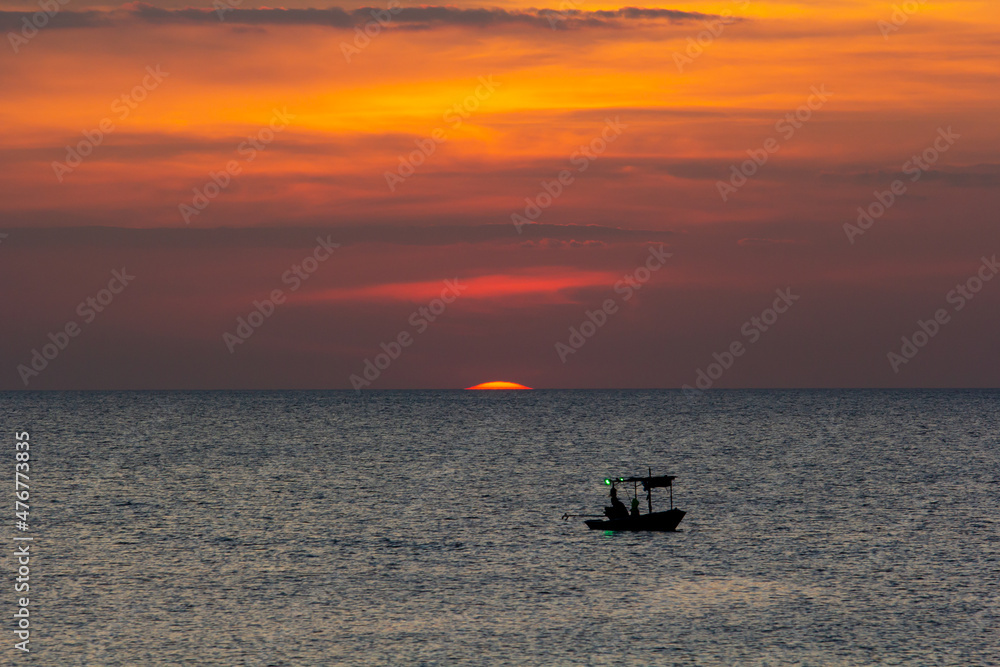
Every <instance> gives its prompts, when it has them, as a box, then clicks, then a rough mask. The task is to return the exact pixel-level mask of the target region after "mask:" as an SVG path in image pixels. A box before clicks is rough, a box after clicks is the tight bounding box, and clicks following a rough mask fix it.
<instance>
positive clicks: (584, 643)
mask: <svg viewBox="0 0 1000 667" xmlns="http://www.w3.org/2000/svg"><path fill="white" fill-rule="evenodd" d="M0 407H2V412H0V415H2V418H0V421H2V422H3V429H4V430H3V434H4V435H3V437H4V438H5V440H6V441H7V442H6V444H5V446H4V451H5V452H6V454H5V455H4V457H3V459H4V460H6V461H7V463H4V464H2V465H3V466H5V467H6V468H7V469H8V470H7V472H6V473H5V474H4V475H3V477H4V478H6V479H8V480H9V482H8V486H9V487H10V488H9V489H7V490H4V492H3V493H4V495H5V496H6V497H7V498H8V499H9V500H11V502H10V506H9V509H8V512H7V514H8V515H9V516H7V517H5V518H4V521H3V533H4V535H6V538H5V539H4V543H5V544H6V545H7V546H6V547H4V551H5V552H6V553H5V560H4V562H5V563H7V565H6V568H5V569H6V571H5V572H4V578H5V581H7V582H8V584H5V586H4V590H5V591H6V592H5V593H4V594H3V595H2V596H0V608H2V609H4V610H5V611H10V612H11V613H4V614H3V616H4V618H6V619H7V620H5V621H3V622H2V623H0V632H2V635H0V636H2V637H3V641H4V643H5V644H7V645H6V646H4V647H3V649H2V654H3V655H4V656H7V657H12V658H14V659H16V660H20V659H21V656H19V655H15V653H20V652H19V651H15V649H14V648H13V644H14V643H15V641H17V639H16V636H15V635H14V632H13V630H14V629H15V621H14V619H13V617H12V613H13V611H14V610H16V607H15V605H16V602H17V598H18V597H19V596H20V595H21V594H16V593H15V592H14V591H13V586H12V580H13V577H14V576H15V566H14V559H13V558H12V554H13V552H14V546H13V545H14V542H13V541H12V537H13V536H15V535H20V536H31V537H33V542H32V547H31V548H32V553H33V557H32V560H31V582H30V585H31V590H30V607H29V608H30V613H31V616H30V619H31V643H30V647H31V654H30V656H25V657H26V658H27V660H25V661H24V664H33V665H874V664H878V665H883V664H884V665H989V664H993V665H995V664H1000V630H998V616H1000V596H998V588H1000V586H998V583H1000V558H998V551H1000V533H998V527H1000V523H998V505H1000V483H998V480H1000V449H998V440H1000V438H998V432H1000V431H998V429H1000V392H997V391H862V390H857V391H717V392H708V393H706V394H704V395H703V396H701V397H692V398H687V397H685V396H684V395H683V394H682V393H681V392H678V391H523V392H463V391H406V392H403V391H401V392H391V391H384V392H370V393H363V394H357V393H355V392H111V393H74V392H66V393H62V392H48V393H28V392H21V393H5V394H0ZM21 431H27V432H28V433H29V434H30V443H31V449H30V451H31V460H30V464H31V467H30V478H31V502H30V505H31V509H30V524H29V526H30V527H29V530H28V531H26V532H22V531H18V530H15V529H14V512H13V509H14V508H13V501H12V499H11V497H12V494H13V474H14V451H15V450H14V442H15V440H14V438H15V433H17V432H21ZM649 468H651V469H652V473H653V474H654V475H665V474H669V475H676V476H677V479H676V481H675V486H674V488H673V502H674V505H675V506H676V507H679V508H681V509H683V510H684V511H686V512H687V516H686V517H685V518H684V521H683V522H682V523H681V525H680V530H679V531H678V532H676V533H631V534H615V533H609V532H604V531H597V530H588V529H587V527H586V525H585V524H584V523H583V518H576V517H574V518H570V519H568V520H563V519H562V518H561V517H562V515H563V514H564V513H574V514H599V513H600V512H601V509H602V508H603V507H604V505H606V504H607V500H608V498H607V491H608V488H607V487H606V486H605V485H604V483H603V479H604V478H605V477H610V476H619V475H620V476H629V475H640V474H645V473H646V471H647V470H648V469H649ZM622 491H624V493H622ZM632 494H633V488H632V487H631V486H630V485H625V486H623V487H621V488H620V495H621V496H622V499H623V500H624V501H625V502H626V504H628V503H629V500H630V496H631V495H632ZM639 499H640V501H641V504H640V507H641V508H642V511H643V512H645V511H646V499H645V494H643V493H642V490H641V487H640V488H639ZM652 500H653V509H654V510H658V509H667V508H668V507H669V504H670V496H669V489H656V490H655V491H654V495H653V499H652ZM7 657H5V658H4V659H3V664H15V662H8V661H7ZM16 664H21V663H20V662H17V663H16Z"/></svg>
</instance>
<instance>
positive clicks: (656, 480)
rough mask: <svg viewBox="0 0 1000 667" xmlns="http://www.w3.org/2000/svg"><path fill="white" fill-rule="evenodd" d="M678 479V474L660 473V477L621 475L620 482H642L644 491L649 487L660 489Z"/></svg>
mask: <svg viewBox="0 0 1000 667" xmlns="http://www.w3.org/2000/svg"><path fill="white" fill-rule="evenodd" d="M675 479H677V476H676V475H660V476H659V477H650V476H648V475H647V476H646V477H625V478H622V477H619V478H618V481H619V482H639V483H641V484H642V488H643V490H644V491H648V490H649V489H658V488H661V487H666V486H672V485H673V484H672V482H673V481H674V480H675Z"/></svg>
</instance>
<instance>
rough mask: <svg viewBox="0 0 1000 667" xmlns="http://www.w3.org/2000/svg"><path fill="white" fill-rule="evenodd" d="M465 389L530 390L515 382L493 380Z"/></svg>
mask: <svg viewBox="0 0 1000 667" xmlns="http://www.w3.org/2000/svg"><path fill="white" fill-rule="evenodd" d="M466 389H467V390H468V389H531V387H525V386H524V385H523V384H518V383H516V382H504V381H502V380H494V381H493V382H481V383H479V384H477V385H476V386H474V387H466Z"/></svg>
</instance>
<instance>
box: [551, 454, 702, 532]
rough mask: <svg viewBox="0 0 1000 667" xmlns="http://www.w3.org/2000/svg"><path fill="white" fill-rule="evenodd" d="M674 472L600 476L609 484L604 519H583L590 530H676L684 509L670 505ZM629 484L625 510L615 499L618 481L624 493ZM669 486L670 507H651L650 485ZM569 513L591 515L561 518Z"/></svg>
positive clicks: (672, 497)
mask: <svg viewBox="0 0 1000 667" xmlns="http://www.w3.org/2000/svg"><path fill="white" fill-rule="evenodd" d="M675 479H677V477H676V476H674V475H661V476H659V477H653V472H652V469H650V470H649V474H648V475H646V476H645V477H607V478H605V480H604V484H605V486H609V487H611V507H606V508H605V509H604V516H605V517H607V518H605V519H597V518H595V519H589V520H587V521H585V522H584V523H586V524H587V527H588V528H590V529H591V530H615V531H658V532H671V531H674V530H677V525H678V524H680V522H681V519H683V518H684V515H685V514H686V512H684V511H683V510H679V509H677V508H675V507H674V484H673V482H674V480H675ZM630 483H631V484H632V491H633V493H632V499H633V502H632V511H631V512H629V510H628V509H627V508H625V505H624V504H623V503H622V502H621V501H620V500H618V495H617V494H618V486H619V485H621V486H622V487H624V488H625V489H626V493H628V484H630ZM640 484H641V485H642V489H643V491H645V492H646V507H647V510H648V511H647V513H646V514H641V513H640V512H639V508H638V503H637V500H638V491H639V485H640ZM661 488H667V489H670V509H669V510H666V511H661V512H654V511H653V489H661ZM571 516H595V515H592V514H591V515H586V514H575V515H574V514H564V515H563V519H568V518H570V517H571Z"/></svg>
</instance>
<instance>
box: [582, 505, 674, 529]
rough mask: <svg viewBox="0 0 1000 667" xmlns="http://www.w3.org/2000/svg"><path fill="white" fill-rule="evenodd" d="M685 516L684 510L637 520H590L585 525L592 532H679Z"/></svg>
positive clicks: (653, 514)
mask: <svg viewBox="0 0 1000 667" xmlns="http://www.w3.org/2000/svg"><path fill="white" fill-rule="evenodd" d="M684 514H686V512H683V511H682V510H679V509H672V510H667V511H666V512H653V513H652V514H643V515H641V516H639V517H636V518H632V517H629V518H627V519H614V520H611V519H609V520H607V521H605V520H604V519H590V520H589V521H586V522H585V523H586V524H587V527H588V528H590V529H591V530H618V531H632V532H635V531H656V532H672V531H675V530H677V525H678V524H679V523H680V522H681V519H683V518H684Z"/></svg>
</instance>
